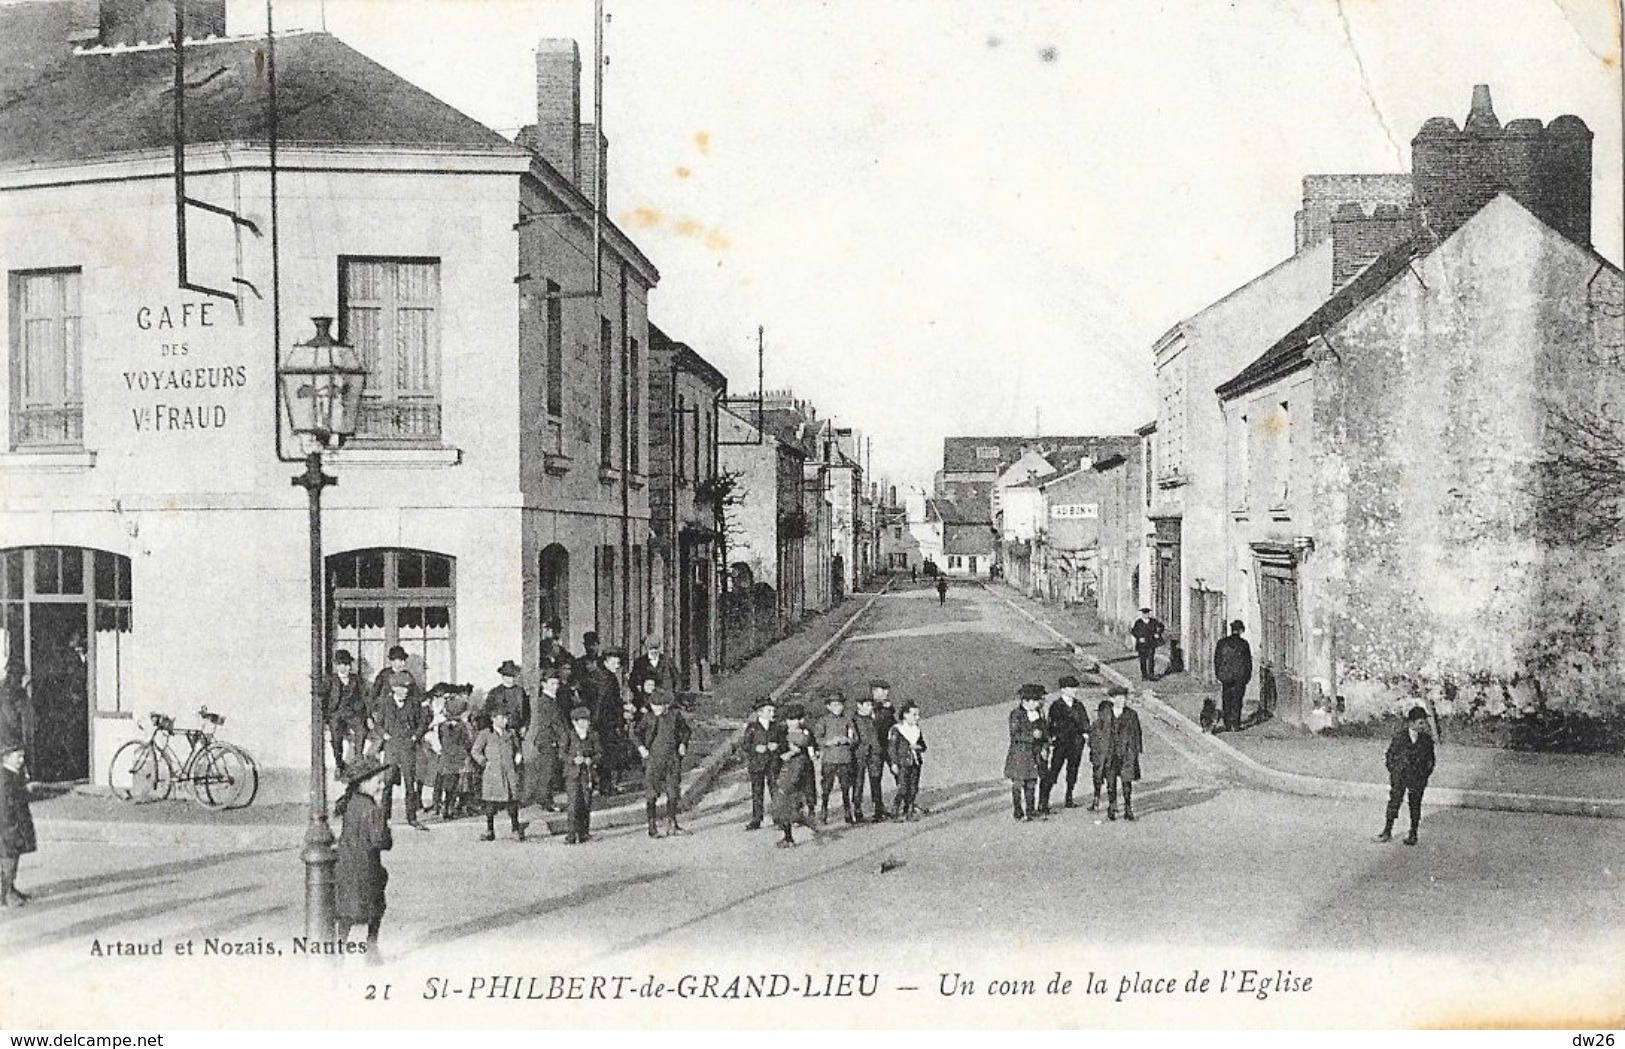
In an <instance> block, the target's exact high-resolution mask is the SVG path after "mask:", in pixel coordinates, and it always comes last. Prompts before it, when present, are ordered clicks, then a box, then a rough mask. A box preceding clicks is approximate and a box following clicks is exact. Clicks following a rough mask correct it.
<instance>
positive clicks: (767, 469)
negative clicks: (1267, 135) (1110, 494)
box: [0, 0, 876, 795]
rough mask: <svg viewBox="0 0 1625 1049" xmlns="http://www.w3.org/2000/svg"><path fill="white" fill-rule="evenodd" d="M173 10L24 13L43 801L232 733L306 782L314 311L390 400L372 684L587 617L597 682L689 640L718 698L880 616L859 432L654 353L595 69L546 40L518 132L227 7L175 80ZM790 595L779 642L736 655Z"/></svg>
mask: <svg viewBox="0 0 1625 1049" xmlns="http://www.w3.org/2000/svg"><path fill="white" fill-rule="evenodd" d="M249 6H252V5H249ZM240 8H241V5H234V6H233V7H232V9H231V12H230V14H231V15H232V17H235V13H236V12H238V10H239V9H240ZM173 10H174V9H173V6H172V5H168V4H150V3H142V2H140V0H100V2H99V3H98V2H96V0H61V2H57V0H48V2H40V3H30V4H24V5H6V6H4V7H0V78H3V82H0V87H3V94H4V98H5V104H4V105H3V106H0V272H4V274H5V275H6V280H7V293H6V295H5V296H4V297H3V299H0V309H4V310H5V325H4V326H5V330H6V332H7V340H8V352H9V367H8V368H7V369H6V371H5V374H4V376H3V378H0V381H3V382H4V384H5V389H4V393H3V395H0V403H4V405H5V406H6V410H7V414H8V426H7V433H6V445H5V448H4V450H3V451H0V479H3V483H0V631H3V634H4V637H5V638H6V641H7V647H6V652H7V653H8V656H9V658H10V659H11V660H13V661H15V662H18V663H20V664H21V669H23V670H24V671H26V672H27V673H28V674H29V676H30V679H31V691H32V695H33V703H34V708H35V710H34V715H35V717H34V726H35V738H36V746H35V753H34V754H32V755H31V765H32V767H33V769H34V772H35V774H36V775H38V776H40V777H41V778H45V779H53V780H73V779H83V778H86V777H94V776H95V775H96V770H100V769H105V768H106V765H107V761H108V759H109V757H110V755H111V754H112V751H113V750H114V749H115V748H116V747H117V746H118V745H119V744H120V743H122V742H123V741H124V740H125V739H128V738H130V737H131V735H132V734H133V733H134V731H135V726H134V724H133V719H134V718H136V717H137V716H139V715H143V714H145V713H147V712H149V711H154V710H158V711H165V712H168V713H170V714H178V715H183V716H184V715H188V714H189V713H190V712H191V711H194V710H196V709H197V707H198V706H199V705H201V704H207V705H208V706H209V707H210V708H211V709H213V710H215V711H218V712H221V713H223V714H225V715H227V717H228V722H229V725H230V729H231V731H230V736H231V738H232V739H233V740H234V741H236V742H240V743H242V744H244V745H245V746H247V747H248V749H249V750H250V751H252V752H253V753H254V754H255V755H256V757H257V758H258V760H259V762H260V764H261V765H262V766H263V767H264V768H265V769H266V770H267V773H268V775H267V785H268V789H269V790H270V792H271V793H272V794H273V795H276V794H280V793H291V792H293V791H294V790H295V789H296V788H295V786H294V785H295V784H296V783H297V782H298V780H299V776H300V775H302V773H300V772H298V771H296V770H298V769H299V768H300V767H301V766H302V765H303V763H304V761H305V758H306V755H307V754H308V747H309V742H308V741H309V728H308V726H309V713H308V711H309V694H310V690H309V682H308V677H307V665H308V664H307V657H306V654H305V653H306V652H307V638H308V637H309V635H310V631H311V623H310V616H309V611H308V609H309V601H308V593H309V586H310V584H309V578H308V574H307V530H306V520H305V516H306V511H305V501H304V500H305V496H304V494H303V493H302V492H300V491H299V490H298V489H295V488H293V487H291V486H290V484H289V477H290V475H291V474H292V473H295V472H297V471H296V469H295V465H294V464H295V462H296V461H297V460H298V459H299V455H300V449H299V448H298V446H297V443H296V438H295V437H294V435H293V434H292V433H291V432H289V429H288V423H287V420H286V418H285V415H284V413H282V412H281V411H280V410H279V407H278V404H277V400H276V396H277V394H276V373H277V368H278V364H279V362H280V360H281V359H282V356H283V354H284V353H285V352H286V351H287V349H288V347H290V346H292V345H293V344H295V343H300V342H304V341H306V340H307V339H309V338H310V337H311V335H312V332H313V328H312V322H311V320H310V318H313V317H327V318H335V319H336V322H337V334H338V336H339V338H340V339H341V340H342V341H345V342H347V343H349V344H351V345H353V346H355V347H356V348H357V349H358V350H359V351H360V353H361V355H362V357H363V359H364V361H365V364H366V366H367V369H368V375H367V381H366V386H365V393H364V398H363V400H362V403H361V408H360V414H359V425H358V431H357V433H356V435H355V437H354V438H353V439H352V440H351V441H350V442H349V443H348V444H346V445H345V446H344V447H343V448H342V449H341V450H339V451H336V452H332V453H330V454H329V455H328V456H327V457H326V466H327V469H328V470H329V472H331V473H332V474H333V475H334V476H336V477H337V479H338V484H337V486H336V487H334V488H331V489H329V490H328V491H327V492H326V493H325V494H324V504H325V513H324V519H323V521H322V526H323V551H324V554H325V575H326V624H325V626H326V633H327V636H328V638H329V641H330V647H332V648H345V649H348V650H350V651H351V652H353V653H355V654H356V655H357V656H358V657H359V659H360V661H361V664H362V669H363V672H364V673H368V674H370V673H372V672H374V671H376V670H377V669H378V668H379V667H380V666H382V665H383V664H384V662H385V654H386V652H387V651H388V650H389V649H390V648H392V647H394V646H396V645H399V646H401V647H403V648H404V649H406V651H407V652H408V653H409V656H410V659H411V663H412V666H413V668H414V670H415V671H416V672H417V673H418V674H419V676H420V678H421V679H422V680H424V681H442V680H444V681H469V682H474V683H476V684H478V685H480V686H482V687H483V686H485V685H488V684H491V683H494V682H495V679H496V668H497V666H498V665H499V664H500V663H502V662H503V661H504V660H508V659H513V660H516V661H518V662H519V663H521V664H522V665H523V666H524V667H525V669H526V675H527V678H532V680H533V675H534V674H535V671H536V663H537V660H538V658H539V656H540V654H541V653H542V652H543V651H544V650H545V648H544V646H545V640H546V639H545V637H544V633H545V630H546V627H547V626H548V624H549V623H550V622H552V621H557V622H558V623H559V624H560V625H561V627H562V629H561V636H562V637H563V639H564V640H565V641H566V643H567V644H568V645H569V646H570V647H571V648H572V649H574V650H576V651H579V650H580V638H581V635H582V634H583V633H584V632H586V631H589V630H591V631H596V632H597V634H598V635H599V637H600V639H601V641H602V643H603V644H604V645H605V646H606V647H623V648H628V649H633V650H636V649H638V648H640V647H641V645H642V643H643V641H644V639H645V638H646V637H647V636H648V635H650V634H653V635H657V636H659V637H661V638H663V639H664V644H665V648H666V650H667V652H668V653H670V655H671V656H672V657H673V659H674V662H675V666H676V669H677V673H678V685H679V687H684V688H690V689H698V688H703V687H705V686H706V684H707V679H708V676H709V673H710V671H711V669H712V668H714V667H716V666H717V665H718V664H720V663H722V662H724V661H727V660H731V659H733V658H736V654H737V653H740V652H743V651H746V650H748V649H749V647H750V646H751V645H756V646H758V647H759V645H760V644H761V643H763V642H764V640H765V639H766V638H768V637H770V636H775V635H776V634H779V633H782V632H784V631H785V630H788V629H790V628H791V627H793V625H794V624H795V622H797V621H798V620H799V619H800V618H801V617H803V616H805V615H808V614H811V613H814V612H816V611H819V610H822V609H825V608H827V607H829V605H830V604H831V603H832V602H833V601H835V600H836V599H838V598H839V596H840V595H841V593H842V592H843V591H847V590H851V589H854V588H857V587H860V586H862V585H864V583H865V582H866V581H867V579H868V578H869V574H870V572H871V571H872V568H873V564H872V561H873V557H874V550H875V545H876V544H875V537H874V534H873V527H872V525H871V524H870V523H868V522H869V520H870V518H872V516H873V515H872V512H871V511H870V510H869V509H868V507H869V505H870V504H871V503H872V500H870V499H869V498H868V493H869V488H870V486H869V485H867V484H866V482H865V470H864V467H865V466H866V465H867V464H866V462H864V461H863V460H864V458H865V457H864V456H860V454H859V448H858V446H857V442H858V441H859V440H860V438H859V437H858V435H856V434H855V433H854V432H853V431H852V430H850V429H848V428H841V427H836V426H834V425H833V424H832V423H831V422H830V421H829V420H826V419H816V418H814V417H812V413H811V411H810V409H808V410H807V412H806V414H807V416H808V417H807V419H806V420H805V425H802V424H801V423H797V424H795V425H792V424H791V421H790V416H791V415H794V414H795V412H796V409H795V408H794V406H793V405H792V406H791V408H788V409H786V408H782V407H781V406H778V405H776V404H775V403H774V402H773V401H771V400H769V399H767V398H761V399H759V400H758V399H755V398H753V399H752V402H753V403H752V404H751V405H750V407H749V409H747V408H745V407H743V406H742V404H741V402H740V401H738V400H736V399H735V398H734V397H733V396H731V393H730V389H729V386H728V383H727V380H726V377H725V376H724V375H723V374H722V373H721V372H720V371H719V370H718V369H717V368H716V367H714V366H713V365H712V364H710V363H708V362H707V361H706V360H705V358H704V357H703V356H702V355H701V354H700V353H698V352H696V351H695V350H694V349H692V348H691V347H689V346H687V345H685V344H684V343H683V342H681V341H680V340H679V339H677V338H675V337H673V336H669V335H668V334H667V333H666V332H665V331H663V330H662V329H661V328H660V327H657V326H656V325H655V324H653V323H651V321H650V317H649V315H650V308H651V302H652V299H653V292H654V289H655V288H656V286H657V285H658V283H659V280H660V274H659V273H658V271H657V270H656V268H655V266H654V264H653V263H652V262H651V261H650V260H649V258H648V257H647V256H645V255H644V253H643V252H642V251H641V250H640V249H639V247H638V245H637V244H636V243H635V242H634V241H633V240H632V238H631V237H629V236H628V235H627V234H626V233H625V232H624V231H623V230H621V229H620V228H619V227H617V226H616V225H615V223H614V222H612V221H610V220H609V219H608V217H607V215H606V204H605V201H604V192H603V186H604V184H605V181H606V172H607V168H608V164H609V162H610V152H609V148H608V143H607V141H606V138H605V136H604V135H603V134H602V132H601V130H600V129H599V128H597V127H595V126H593V124H592V123H591V122H583V120H582V113H581V71H582V61H581V56H580V53H579V51H578V49H577V46H576V44H575V43H574V42H573V41H568V40H544V41H542V42H541V44H540V45H539V47H538V48H537V52H536V117H535V121H534V123H532V124H529V125H527V126H526V127H524V128H522V129H520V130H519V131H518V132H517V134H515V135H513V136H512V137H508V136H505V135H502V134H499V133H498V132H497V131H495V130H492V129H490V128H488V127H485V126H484V125H482V124H480V123H479V122H477V121H475V120H473V119H472V118H470V117H468V116H466V115H464V114H462V113H460V112H458V111H457V110H456V109H454V108H452V107H451V106H449V105H447V104H446V103H444V102H442V101H441V100H439V99H438V98H435V97H433V96H431V95H430V94H428V93H426V92H424V91H422V90H420V89H419V88H417V87H415V86H414V85H413V84H411V83H410V82H408V81H407V80H405V79H403V78H402V77H400V76H397V75H396V74H394V73H392V72H390V71H389V70H387V69H385V68H383V67H382V66H380V65H378V64H377V63H375V62H373V61H372V60H370V59H369V58H367V57H366V56H365V55H363V54H361V53H360V52H358V51H357V50H355V49H354V48H352V47H350V46H348V45H347V44H345V43H344V42H343V41H341V40H339V39H337V38H336V37H334V36H332V35H329V34H327V33H325V32H313V31H298V32H287V33H276V34H275V35H274V37H268V36H267V34H266V31H265V25H264V22H263V12H260V17H261V19H262V20H261V21H260V23H259V24H258V25H253V24H248V25H242V26H238V25H232V24H228V11H227V7H226V4H225V3H224V0H189V2H188V3H187V4H186V5H184V15H185V18H186V26H187V28H186V31H185V34H184V36H185V38H184V39H183V43H182V46H181V47H180V48H179V49H178V51H179V54H180V62H181V64H180V69H179V71H177V68H176V55H177V48H176V47H175V45H174V43H173V40H172V34H173V29H174V22H173V21H172V19H173V18H174V14H173ZM177 85H180V86H179V90H180V91H181V92H182V96H183V101H184V114H183V115H182V116H180V117H179V118H178V117H177V107H176V104H175V102H176V98H175V95H174V92H175V91H176V90H177ZM273 85H274V91H275V94H274V96H273V94H272V87H273ZM177 119H179V126H180V127H181V129H182V131H183V134H182V136H180V140H181V141H183V142H184V156H182V151H181V150H179V149H178V148H177V136H176V134H175V129H176V121H177ZM183 218H184V219H185V225H184V226H182V224H181V219H183ZM177 271H179V272H177ZM668 313H669V314H673V315H677V316H680V315H681V307H680V306H677V307H674V308H670V309H669V310H668ZM864 450H865V451H866V448H865V449H864ZM736 480H737V481H739V483H738V484H736V483H735V481H736ZM758 518H759V519H760V520H758ZM736 584H737V585H736ZM763 584H766V585H768V586H770V587H771V589H772V592H773V595H774V597H773V601H772V608H773V613H774V614H773V617H772V619H771V622H770V623H769V624H767V625H766V626H762V627H758V625H757V624H755V622H754V620H752V621H751V626H750V630H751V631H752V633H751V635H750V636H749V637H747V638H744V639H742V640H741V639H735V641H734V643H732V644H731V643H730V638H729V628H730V626H733V627H735V628H737V629H744V627H743V626H742V625H741V622H742V621H735V619H734V618H731V617H730V616H729V615H728V611H729V610H728V608H727V607H726V605H727V602H729V601H732V600H736V599H737V596H738V594H739V593H741V592H742V591H744V590H747V589H754V588H758V587H759V586H761V585H763Z"/></svg>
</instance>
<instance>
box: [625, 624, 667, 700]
mask: <svg viewBox="0 0 1625 1049" xmlns="http://www.w3.org/2000/svg"><path fill="white" fill-rule="evenodd" d="M664 644H665V642H664V641H662V640H661V637H660V635H659V634H650V635H649V636H648V637H646V638H644V639H643V655H641V656H639V657H638V658H636V659H634V660H633V661H632V680H633V681H642V680H644V679H645V678H654V679H655V684H656V685H657V686H659V687H660V688H663V689H664V688H669V687H671V683H672V681H671V664H669V663H667V662H666V659H665V653H664V652H663V651H662V648H663V646H664Z"/></svg>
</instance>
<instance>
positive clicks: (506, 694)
mask: <svg viewBox="0 0 1625 1049" xmlns="http://www.w3.org/2000/svg"><path fill="white" fill-rule="evenodd" d="M521 673H522V671H521V670H520V667H519V664H517V663H515V662H514V661H513V660H511V659H504V660H503V661H502V665H501V666H500V667H497V674H499V675H500V676H501V678H502V684H500V685H498V686H496V687H495V688H493V689H492V690H491V691H489V692H487V693H486V694H485V714H486V716H487V717H489V716H491V715H492V714H495V713H496V712H497V711H498V710H501V711H503V712H505V713H506V714H507V715H508V728H510V729H512V730H513V731H514V732H517V733H519V734H520V735H521V736H522V735H524V732H525V729H526V727H527V726H529V725H530V697H529V696H528V695H526V694H525V687H524V686H523V685H521V684H520V683H519V675H520V674H521Z"/></svg>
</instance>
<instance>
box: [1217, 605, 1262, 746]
mask: <svg viewBox="0 0 1625 1049" xmlns="http://www.w3.org/2000/svg"><path fill="white" fill-rule="evenodd" d="M1246 629H1247V625H1246V624H1245V623H1243V622H1242V621H1241V620H1239V619H1238V620H1236V621H1235V622H1233V623H1231V624H1230V636H1229V637H1221V638H1219V643H1218V644H1216V645H1214V646H1213V675H1214V677H1217V678H1218V679H1219V688H1220V692H1221V695H1222V697H1223V698H1222V699H1221V700H1220V704H1219V707H1220V711H1221V713H1222V714H1223V715H1224V728H1225V731H1227V732H1236V731H1239V730H1240V728H1241V703H1242V700H1243V699H1245V698H1246V695H1247V682H1249V681H1251V680H1252V679H1253V646H1251V645H1249V644H1248V643H1247V639H1246V638H1244V637H1242V636H1241V635H1242V632H1243V631H1245V630H1246Z"/></svg>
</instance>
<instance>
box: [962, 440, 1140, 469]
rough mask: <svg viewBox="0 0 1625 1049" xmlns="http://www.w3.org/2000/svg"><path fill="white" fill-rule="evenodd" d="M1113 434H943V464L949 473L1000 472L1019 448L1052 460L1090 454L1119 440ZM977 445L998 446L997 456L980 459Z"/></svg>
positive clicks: (1015, 456)
mask: <svg viewBox="0 0 1625 1049" xmlns="http://www.w3.org/2000/svg"><path fill="white" fill-rule="evenodd" d="M1119 439H1120V438H1118V437H1115V436H1109V435H1108V436H1101V435H1087V436H1078V437H1049V436H1045V437H944V438H943V439H942V468H943V470H944V471H946V472H948V473H991V474H995V475H997V474H1000V473H1003V472H1004V470H1005V468H1006V467H1008V466H1009V465H1010V464H1011V463H1013V462H1015V461H1016V460H1017V459H1019V458H1021V452H1022V449H1024V448H1026V449H1031V450H1033V451H1036V452H1038V453H1039V454H1041V455H1043V456H1044V457H1045V458H1047V459H1049V460H1050V462H1051V463H1055V461H1056V456H1057V455H1060V456H1062V457H1067V456H1070V458H1071V459H1072V460H1073V461H1076V460H1077V459H1078V458H1079V457H1080V456H1089V457H1090V458H1093V457H1094V456H1095V455H1097V454H1104V453H1101V452H1099V451H1098V449H1099V448H1100V446H1101V443H1102V442H1107V443H1110V442H1112V441H1116V440H1119ZM978 448H997V449H998V450H999V458H998V459H991V458H990V459H979V458H977V456H976V450H977V449H978Z"/></svg>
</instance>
